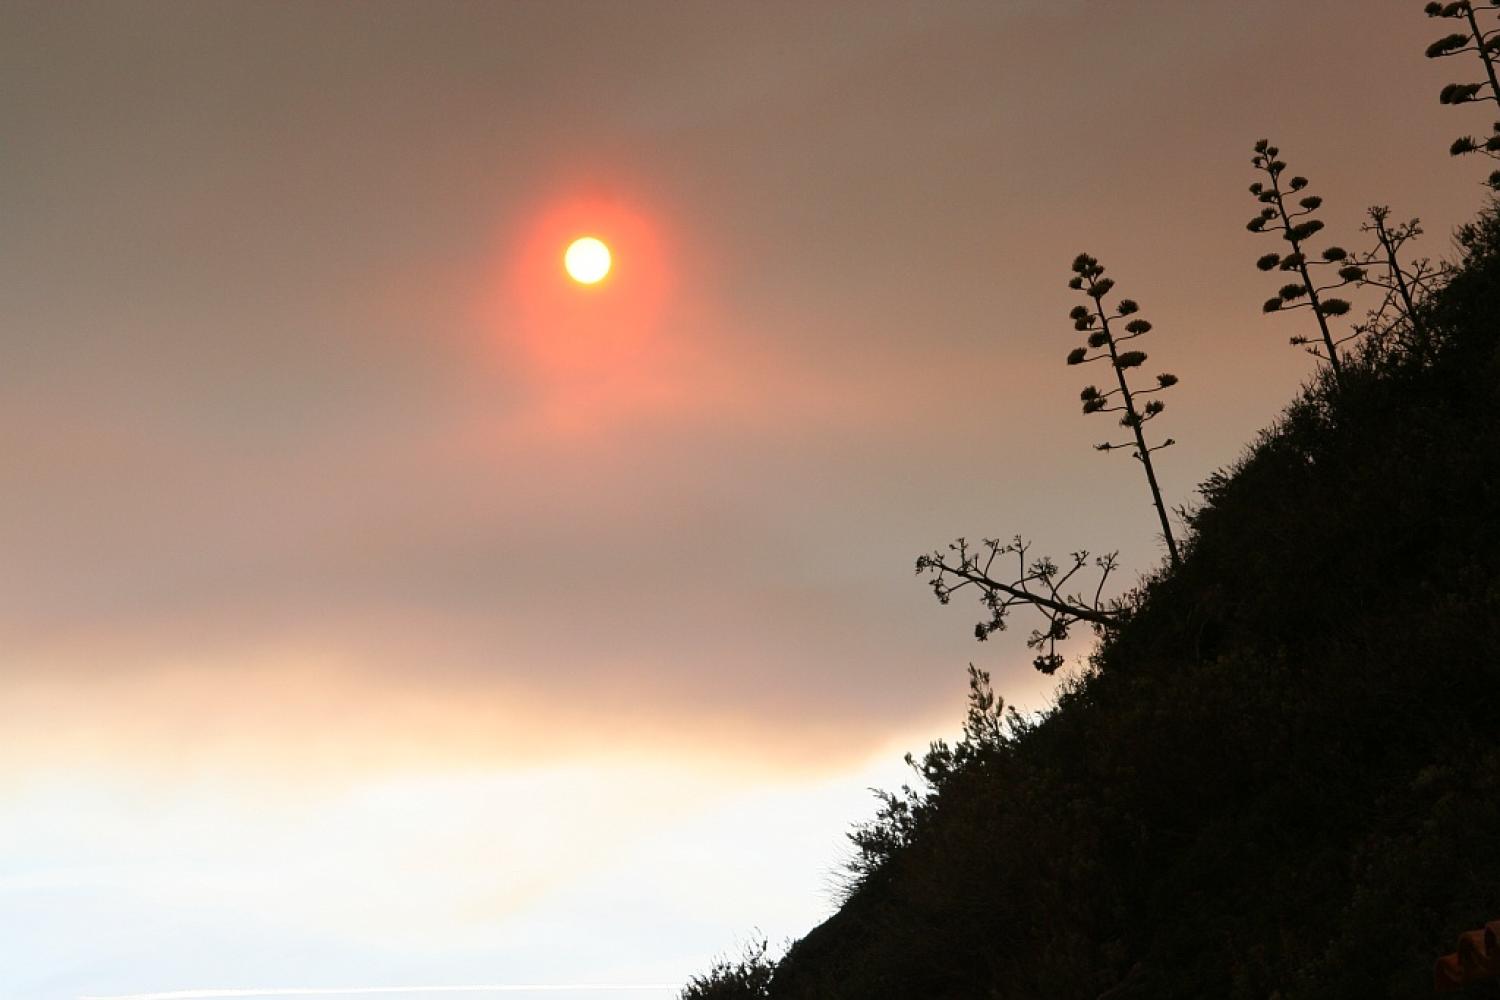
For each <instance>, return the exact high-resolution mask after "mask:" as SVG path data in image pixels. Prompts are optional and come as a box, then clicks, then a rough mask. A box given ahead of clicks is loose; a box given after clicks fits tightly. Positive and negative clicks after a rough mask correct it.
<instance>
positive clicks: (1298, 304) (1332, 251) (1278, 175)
mask: <svg viewBox="0 0 1500 1000" xmlns="http://www.w3.org/2000/svg"><path fill="white" fill-rule="evenodd" d="M1280 152H1281V151H1280V150H1279V149H1277V148H1276V147H1275V146H1273V145H1271V143H1270V140H1268V139H1262V140H1260V141H1259V142H1257V143H1256V144H1255V156H1254V157H1252V158H1251V161H1250V162H1251V163H1252V164H1253V165H1254V166H1255V168H1256V169H1257V170H1259V171H1261V173H1263V174H1265V177H1266V179H1265V180H1264V181H1256V182H1255V183H1254V184H1251V185H1250V193H1251V194H1252V195H1254V196H1255V200H1256V201H1258V202H1260V203H1261V206H1262V208H1261V210H1260V212H1259V214H1257V215H1256V216H1255V217H1254V218H1252V219H1251V220H1250V221H1249V222H1248V223H1246V226H1245V228H1247V229H1249V230H1250V231H1251V232H1252V233H1279V234H1280V235H1281V238H1282V239H1283V240H1285V241H1286V243H1287V248H1288V252H1287V253H1284V254H1281V253H1268V254H1265V255H1264V256H1262V257H1261V258H1260V259H1259V260H1257V261H1256V262H1255V266H1256V267H1258V268H1260V269H1261V270H1262V271H1271V270H1279V271H1282V272H1284V273H1286V274H1288V275H1291V276H1293V278H1294V280H1293V281H1291V282H1289V283H1287V284H1285V285H1282V286H1281V288H1280V289H1278V291H1277V293H1276V295H1275V297H1273V298H1270V299H1267V300H1266V302H1265V305H1264V306H1263V307H1262V309H1263V310H1264V311H1265V312H1268V313H1273V312H1290V311H1292V310H1296V309H1308V310H1310V311H1311V312H1312V314H1313V316H1314V317H1316V319H1317V323H1318V338H1317V339H1316V340H1314V339H1312V338H1310V337H1306V336H1301V335H1298V336H1294V337H1292V338H1291V342H1292V344H1293V345H1294V346H1297V347H1303V348H1306V349H1307V352H1308V353H1309V354H1311V355H1313V356H1314V357H1316V358H1319V359H1321V360H1323V361H1324V362H1326V363H1327V364H1328V367H1329V368H1330V369H1332V371H1333V378H1334V381H1335V382H1336V383H1342V381H1343V376H1344V371H1343V363H1342V359H1341V358H1340V357H1339V348H1340V347H1341V346H1343V345H1344V344H1345V343H1346V342H1348V341H1350V340H1353V339H1354V338H1356V337H1358V336H1359V335H1360V333H1361V332H1363V331H1362V330H1360V329H1358V328H1356V329H1355V330H1354V331H1352V332H1349V333H1345V334H1343V335H1338V334H1335V332H1334V330H1333V328H1332V326H1331V325H1330V323H1329V320H1330V319H1333V318H1336V317H1339V316H1344V315H1346V314H1347V313H1348V312H1349V309H1350V305H1349V302H1348V301H1347V300H1346V299H1341V298H1336V297H1334V296H1331V295H1329V294H1328V293H1329V292H1332V291H1334V290H1336V289H1339V288H1342V287H1344V286H1345V285H1349V284H1352V283H1354V282H1357V281H1359V280H1360V279H1361V278H1363V277H1364V269H1363V268H1362V267H1360V266H1359V265H1358V264H1355V263H1354V262H1352V261H1351V260H1350V258H1349V253H1348V251H1346V250H1345V249H1344V248H1343V247H1339V246H1331V247H1328V248H1327V249H1326V250H1324V251H1323V252H1322V253H1321V254H1317V255H1315V256H1314V255H1312V254H1311V253H1310V250H1309V247H1308V243H1309V241H1310V240H1311V239H1312V238H1313V237H1314V236H1316V235H1317V234H1318V233H1319V232H1321V231H1322V230H1323V223H1322V222H1320V221H1319V220H1318V219H1316V218H1314V217H1313V215H1314V213H1315V212H1317V210H1318V209H1319V208H1321V207H1322V205H1323V199H1322V198H1320V197H1318V196H1317V195H1312V194H1303V193H1302V192H1304V191H1305V190H1306V189H1307V184H1308V181H1307V178H1306V177H1296V176H1294V177H1291V178H1287V177H1286V169H1287V166H1286V163H1285V162H1284V161H1283V160H1280V159H1278V158H1277V157H1278V156H1279V155H1280ZM1294 198H1295V199H1296V201H1295V203H1294V204H1289V202H1290V201H1291V199H1294ZM1329 267H1333V268H1337V270H1336V272H1335V274H1336V280H1326V281H1324V282H1323V283H1321V284H1320V283H1319V280H1318V272H1319V270H1320V269H1323V268H1329Z"/></svg>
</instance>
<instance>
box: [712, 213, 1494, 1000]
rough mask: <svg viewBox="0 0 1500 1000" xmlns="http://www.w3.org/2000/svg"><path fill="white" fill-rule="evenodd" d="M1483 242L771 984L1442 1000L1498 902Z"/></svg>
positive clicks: (1226, 481)
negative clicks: (1435, 986)
mask: <svg viewBox="0 0 1500 1000" xmlns="http://www.w3.org/2000/svg"><path fill="white" fill-rule="evenodd" d="M1463 242H1464V246H1465V257H1464V259H1463V261H1462V262H1461V265H1460V267H1459V268H1458V270H1457V272H1456V273H1455V275H1454V277H1453V280H1452V281H1451V282H1450V284H1449V285H1448V286H1447V287H1446V289H1444V290H1443V291H1441V292H1439V293H1438V294H1436V295H1435V296H1434V297H1433V298H1432V299H1431V300H1430V301H1429V302H1428V303H1427V305H1426V306H1425V308H1424V311H1423V313H1422V315H1421V316H1420V322H1421V325H1422V327H1423V328H1425V330H1426V334H1425V335H1421V336H1419V335H1417V334H1416V333H1413V332H1412V331H1411V330H1410V329H1391V330H1388V331H1386V332H1384V333H1383V334H1381V335H1379V336H1378V337H1376V338H1375V341H1374V342H1373V343H1372V344H1370V345H1368V348H1367V350H1366V351H1365V353H1364V357H1363V358H1361V359H1360V360H1359V362H1358V363H1356V364H1354V365H1352V366H1351V372H1350V375H1349V377H1348V378H1347V379H1346V385H1345V386H1344V388H1343V389H1342V390H1339V391H1335V390H1333V389H1332V388H1331V387H1330V386H1329V385H1327V384H1326V383H1320V384H1318V385H1315V386H1313V387H1312V388H1310V389H1309V390H1308V391H1307V392H1306V393H1305V395H1304V396H1303V397H1302V398H1300V399H1299V400H1298V401H1296V402H1295V403H1294V404H1293V405H1292V406H1291V407H1290V408H1289V409H1288V411H1287V413H1286V414H1285V416H1284V418H1283V419H1282V421H1281V422H1280V423H1279V424H1278V425H1277V426H1276V427H1274V428H1273V429H1271V430H1270V431H1267V432H1266V433H1265V434H1263V435H1262V437H1261V439H1260V440H1259V441H1258V442H1257V443H1256V444H1255V445H1254V446H1253V447H1252V448H1251V449H1249V451H1248V452H1247V454H1246V455H1245V456H1244V457H1243V459H1242V460H1241V461H1240V462H1238V463H1237V464H1236V466H1235V467H1234V468H1232V469H1231V470H1228V471H1226V472H1225V473H1223V474H1220V475H1216V476H1215V477H1213V478H1212V479H1211V480H1210V481H1209V482H1208V483H1207V484H1205V486H1204V487H1203V503H1202V505H1201V506H1200V508H1199V509H1198V510H1197V511H1196V513H1195V514H1194V515H1193V517H1192V534H1191V538H1190V540H1189V543H1188V547H1187V552H1186V554H1185V559H1184V564H1183V566H1182V567H1181V568H1180V570H1178V571H1176V572H1173V573H1170V574H1164V575H1161V576H1159V577H1157V578H1155V579H1153V580H1151V581H1149V582H1148V583H1147V584H1146V585H1145V586H1144V587H1143V588H1142V589H1141V591H1140V592H1139V593H1138V594H1137V595H1135V597H1134V599H1133V601H1132V610H1131V613H1130V615H1129V618H1128V621H1127V622H1126V624H1125V625H1124V626H1123V627H1122V628H1121V629H1120V630H1119V631H1118V633H1117V634H1116V635H1113V636H1111V637H1109V638H1108V639H1107V640H1106V641H1105V642H1104V643H1103V644H1102V645H1101V648H1100V649H1099V651H1098V653H1097V655H1096V657H1095V662H1094V668H1093V669H1092V670H1091V671H1090V673H1089V674H1088V676H1086V677H1085V678H1083V679H1081V680H1080V681H1078V682H1077V683H1075V684H1073V685H1071V686H1070V688H1069V689H1068V690H1067V691H1066V692H1065V693H1064V694H1063V695H1062V697H1061V698H1060V700H1059V702H1058V703H1057V705H1056V707H1055V708H1054V709H1053V710H1052V711H1051V712H1050V713H1049V715H1048V716H1047V717H1046V718H1045V720H1043V721H1041V722H1040V723H1036V724H1030V725H1028V724H1026V723H1024V722H1023V721H1022V720H1018V719H1011V720H1010V722H1009V724H1008V725H1006V726H1004V727H1001V726H999V725H998V722H999V721H1000V720H999V717H998V716H997V715H996V714H995V713H994V711H993V710H991V709H989V708H988V707H987V706H986V705H985V704H984V702H983V701H982V700H981V701H980V702H979V703H978V704H977V705H976V706H975V708H974V709H973V710H972V711H971V716H970V727H969V735H968V736H967V737H966V738H965V740H964V741H963V742H962V743H960V744H959V745H958V746H956V747H951V748H943V747H939V748H938V749H937V752H935V753H934V754H933V755H930V756H929V757H928V758H927V760H926V762H925V768H926V771H927V774H928V776H929V777H930V779H931V784H930V786H929V787H928V788H927V789H924V790H922V791H921V792H919V793H916V794H913V795H912V796H911V797H910V798H909V799H904V800H899V801H896V802H895V804H894V806H888V807H887V809H886V810H884V811H883V813H882V817H881V819H880V820H878V821H877V822H876V823H874V824H871V825H870V826H869V827H867V828H866V829H865V831H864V834H863V836H861V837H860V838H858V840H859V842H860V843H861V844H862V845H863V846H864V858H863V862H864V864H863V874H862V876H861V878H860V880H859V883H858V885H857V886H856V887H855V888H854V890H853V891H852V892H851V894H850V897H849V898H848V900H847V902H846V903H845V905H844V906H843V907H842V908H841V909H840V911H839V912H838V913H836V914H835V915H834V916H833V917H832V918H830V919H829V920H828V921H827V922H825V923H824V924H823V925H822V926H820V927H818V928H816V929H815V930H813V931H812V932H811V933H809V934H808V935H807V936H806V938H804V939H803V940H801V941H800V942H798V943H796V944H795V945H794V946H793V947H792V949H791V950H790V952H789V953H788V954H787V955H786V957H785V958H784V959H783V960H782V961H781V962H780V963H779V965H778V966H777V968H776V970H775V975H774V979H773V980H772V982H771V984H770V987H769V995H770V996H773V997H776V998H785V1000H802V998H809V1000H811V998H819V1000H836V998H845V997H848V998H855V997H858V998H924V1000H941V998H986V997H1007V998H1030V997H1036V998H1049V1000H1055V998H1066V997H1088V998H1094V997H1108V998H1110V1000H1124V998H1148V997H1149V998H1171V997H1245V998H1249V997H1256V998H1265V997H1279V998H1282V1000H1293V998H1304V997H1305V998H1312V997H1318V998H1327V997H1361V998H1371V997H1386V996H1389V997H1397V996H1400V997H1409V996H1419V995H1426V994H1429V993H1430V991H1431V980H1430V975H1431V965H1432V960H1433V959H1434V958H1435V956H1436V954H1437V953H1438V952H1439V951H1441V950H1443V949H1445V948H1447V947H1449V946H1450V944H1451V942H1452V941H1453V940H1454V937H1455V936H1456V934H1457V933H1458V932H1459V931H1462V930H1465V929H1467V928H1470V927H1472V926H1477V925H1478V923H1480V922H1482V921H1484V920H1486V919H1492V918H1494V917H1496V916H1500V582H1497V581H1500V223H1497V221H1496V218H1495V214H1494V212H1493V211H1491V212H1490V213H1488V214H1487V215H1486V216H1485V217H1483V218H1482V219H1481V220H1480V221H1479V222H1478V223H1476V224H1475V225H1474V226H1472V227H1471V228H1470V229H1469V230H1467V231H1466V233H1465V235H1464V237H1463ZM979 694H980V695H982V694H983V689H982V687H981V689H980V691H979ZM688 995H690V996H692V995H703V996H711V995H722V996H726V997H727V996H737V995H748V994H739V993H733V992H724V993H702V994H693V993H692V991H691V990H690V991H689V994H688ZM754 995H765V994H764V993H761V992H757V993H755V994H754ZM1473 995H1475V996H1500V990H1496V989H1492V988H1490V987H1481V988H1476V990H1475V991H1473Z"/></svg>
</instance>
